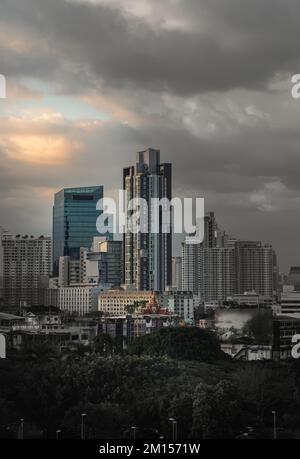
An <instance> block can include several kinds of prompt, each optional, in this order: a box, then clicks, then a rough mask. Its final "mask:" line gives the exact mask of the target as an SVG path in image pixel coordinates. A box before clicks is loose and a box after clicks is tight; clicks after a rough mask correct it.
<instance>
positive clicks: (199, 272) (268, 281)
mask: <svg viewBox="0 0 300 459" xmlns="http://www.w3.org/2000/svg"><path fill="white" fill-rule="evenodd" d="M276 260H277V258H276V254H275V251H274V250H273V248H272V246H271V245H269V244H266V245H264V244H262V242H260V241H239V240H236V239H229V238H228V236H227V235H226V233H224V232H222V231H220V229H219V228H218V225H217V223H216V221H215V217H214V214H213V213H210V214H208V215H207V216H206V217H205V235H204V241H203V243H202V244H195V245H191V244H188V243H187V242H185V243H183V244H182V283H183V289H184V290H189V291H192V292H193V293H194V294H200V295H201V296H202V300H203V301H219V302H221V301H224V300H226V298H227V297H228V296H231V295H234V294H244V293H245V292H256V294H258V295H262V296H266V297H269V298H272V297H273V295H274V294H276V293H277V272H278V267H277V261H276Z"/></svg>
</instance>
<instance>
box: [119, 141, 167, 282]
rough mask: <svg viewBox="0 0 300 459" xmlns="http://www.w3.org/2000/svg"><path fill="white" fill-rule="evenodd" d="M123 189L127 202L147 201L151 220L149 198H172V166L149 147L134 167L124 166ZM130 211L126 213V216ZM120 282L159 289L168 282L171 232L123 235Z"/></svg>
mask: <svg viewBox="0 0 300 459" xmlns="http://www.w3.org/2000/svg"><path fill="white" fill-rule="evenodd" d="M123 188H124V190H125V191H126V192H127V198H128V201H130V200H132V199H136V198H137V199H140V198H143V199H145V200H146V202H147V204H148V215H147V217H148V222H151V221H153V218H154V216H153V215H152V209H151V199H152V198H158V199H159V200H160V199H163V198H167V199H168V200H171V199H172V166H171V164H161V163H160V151H159V150H154V149H151V148H149V149H148V150H146V151H141V152H139V153H138V154H137V162H136V164H135V165H134V166H132V167H128V168H126V169H124V172H123ZM130 217H131V212H130V211H128V212H127V218H130ZM124 282H125V285H127V286H128V287H129V286H130V287H132V288H135V289H136V290H155V291H163V290H165V288H166V286H168V285H171V283H172V235H171V232H169V233H164V232H163V230H162V217H161V214H160V216H159V231H158V232H157V233H155V234H154V233H151V232H150V231H149V232H148V233H142V232H139V233H137V234H134V233H132V232H127V233H126V234H125V235H124Z"/></svg>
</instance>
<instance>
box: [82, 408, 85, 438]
mask: <svg viewBox="0 0 300 459" xmlns="http://www.w3.org/2000/svg"><path fill="white" fill-rule="evenodd" d="M85 417H86V413H81V440H84V418H85Z"/></svg>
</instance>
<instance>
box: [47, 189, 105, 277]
mask: <svg viewBox="0 0 300 459" xmlns="http://www.w3.org/2000/svg"><path fill="white" fill-rule="evenodd" d="M102 198H103V186H95V187H94V186H93V187H81V188H65V189H63V190H61V191H59V192H58V193H56V194H55V198H54V206H53V266H54V273H55V274H57V272H58V262H59V257H61V256H69V257H71V259H74V260H76V259H79V256H80V247H87V248H90V247H91V246H92V242H93V238H94V237H95V236H101V235H100V234H99V233H98V232H97V228H96V222H97V218H98V217H99V215H100V211H99V210H97V209H96V205H97V202H98V201H99V199H102ZM103 236H106V237H108V236H109V235H107V234H106V235H103Z"/></svg>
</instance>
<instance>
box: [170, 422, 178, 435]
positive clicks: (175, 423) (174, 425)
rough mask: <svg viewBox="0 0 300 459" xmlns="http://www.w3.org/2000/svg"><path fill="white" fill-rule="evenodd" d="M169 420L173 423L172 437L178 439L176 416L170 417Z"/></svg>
mask: <svg viewBox="0 0 300 459" xmlns="http://www.w3.org/2000/svg"><path fill="white" fill-rule="evenodd" d="M169 421H170V422H171V424H172V439H173V440H176V439H177V424H178V422H177V420H176V419H174V418H169Z"/></svg>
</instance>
